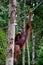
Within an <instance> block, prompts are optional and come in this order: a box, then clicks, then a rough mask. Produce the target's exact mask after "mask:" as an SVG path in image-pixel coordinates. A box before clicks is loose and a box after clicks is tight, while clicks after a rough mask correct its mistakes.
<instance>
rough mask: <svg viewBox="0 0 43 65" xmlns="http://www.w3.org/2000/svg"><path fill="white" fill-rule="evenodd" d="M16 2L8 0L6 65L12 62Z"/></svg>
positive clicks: (10, 64)
mask: <svg viewBox="0 0 43 65" xmlns="http://www.w3.org/2000/svg"><path fill="white" fill-rule="evenodd" d="M15 14H16V0H9V22H8V43H7V57H6V65H13V64H14V63H13V61H14V39H15V25H16V15H15Z"/></svg>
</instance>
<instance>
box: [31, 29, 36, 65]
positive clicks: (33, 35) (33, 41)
mask: <svg viewBox="0 0 43 65" xmlns="http://www.w3.org/2000/svg"><path fill="white" fill-rule="evenodd" d="M32 43H33V44H32V65H35V34H34V30H32Z"/></svg>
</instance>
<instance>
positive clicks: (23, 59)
mask: <svg viewBox="0 0 43 65" xmlns="http://www.w3.org/2000/svg"><path fill="white" fill-rule="evenodd" d="M25 5H26V0H24V7H25ZM24 12H25V8H24ZM24 16H26V15H25V13H24ZM23 25H24V28H25V20H24V22H23ZM24 30H25V29H24ZM22 65H25V44H24V46H23V57H22Z"/></svg>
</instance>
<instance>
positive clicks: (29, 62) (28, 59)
mask: <svg viewBox="0 0 43 65" xmlns="http://www.w3.org/2000/svg"><path fill="white" fill-rule="evenodd" d="M27 53H28V65H30V51H29V41H28V40H27Z"/></svg>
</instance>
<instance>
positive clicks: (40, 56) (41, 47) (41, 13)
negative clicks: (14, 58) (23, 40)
mask: <svg viewBox="0 0 43 65" xmlns="http://www.w3.org/2000/svg"><path fill="white" fill-rule="evenodd" d="M17 1H18V2H17V6H19V7H20V9H19V7H18V8H17V9H16V13H17V24H18V28H19V27H20V28H21V27H22V26H23V23H24V20H25V21H26V22H27V15H28V13H29V10H31V9H32V8H33V3H34V4H35V6H36V5H37V4H36V2H38V1H41V0H32V1H31V0H26V6H25V7H24V0H17ZM8 6H9V0H0V65H5V60H6V46H7V40H6V31H5V30H3V29H1V28H3V27H6V26H8ZM35 6H34V7H35ZM33 13H34V17H33V21H31V30H32V29H34V30H35V43H36V44H35V53H36V54H35V56H36V57H35V63H36V65H43V34H42V37H41V33H40V32H41V31H42V30H43V3H42V4H41V5H40V6H39V7H38V8H37V9H35V11H34V12H33ZM24 14H25V15H26V16H25V17H24V18H22V17H23V16H24ZM20 18H21V20H20ZM17 32H18V30H17V27H16V33H17ZM30 38H31V39H30V42H29V49H30V59H31V61H32V35H31V36H30ZM25 55H26V57H25V58H26V60H25V64H26V65H27V63H28V61H27V60H28V57H27V48H26V54H25ZM21 64H22V52H21V55H20V58H19V59H18V65H21ZM31 64H32V62H31Z"/></svg>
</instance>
